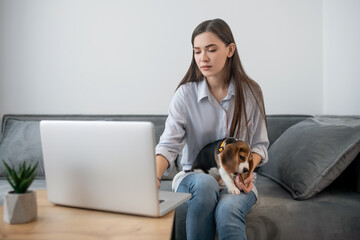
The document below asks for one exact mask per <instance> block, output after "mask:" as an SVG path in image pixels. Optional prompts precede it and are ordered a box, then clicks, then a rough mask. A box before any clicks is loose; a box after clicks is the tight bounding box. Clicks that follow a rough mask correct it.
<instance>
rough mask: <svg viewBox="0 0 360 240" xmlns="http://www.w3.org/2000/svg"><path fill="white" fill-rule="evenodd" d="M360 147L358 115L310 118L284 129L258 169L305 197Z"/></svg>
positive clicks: (321, 186) (331, 177) (328, 180)
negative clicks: (355, 117)
mask: <svg viewBox="0 0 360 240" xmlns="http://www.w3.org/2000/svg"><path fill="white" fill-rule="evenodd" d="M359 151H360V121H359V120H358V119H354V120H351V119H340V118H339V119H330V118H329V119H327V118H322V119H317V118H309V119H306V120H304V121H302V122H300V123H297V124H295V125H294V126H292V127H290V128H289V129H287V130H286V131H285V132H284V133H283V134H282V135H281V136H280V137H279V138H278V139H277V140H276V141H275V142H274V144H273V145H272V146H271V148H270V149H269V162H268V163H267V164H266V165H264V166H263V167H261V168H260V170H259V173H260V174H262V175H264V176H267V177H269V178H271V179H273V180H275V181H276V182H278V183H279V184H281V185H282V186H284V187H285V188H286V189H287V190H288V191H290V193H291V194H292V195H293V198H294V199H297V200H304V199H308V198H310V197H312V196H314V195H315V194H316V193H318V192H320V191H321V190H322V189H324V188H325V187H326V186H328V185H329V184H330V183H331V182H332V181H333V180H334V179H336V178H337V177H338V176H339V175H340V173H341V172H342V171H343V170H344V169H345V168H346V167H347V166H348V165H349V164H350V163H351V162H352V161H353V160H354V159H355V157H356V156H357V154H358V153H359Z"/></svg>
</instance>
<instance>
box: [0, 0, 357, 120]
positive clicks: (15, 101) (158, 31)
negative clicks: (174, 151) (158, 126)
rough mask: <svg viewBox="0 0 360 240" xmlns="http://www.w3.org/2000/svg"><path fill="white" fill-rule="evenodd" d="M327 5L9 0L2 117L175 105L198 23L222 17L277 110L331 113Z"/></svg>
mask: <svg viewBox="0 0 360 240" xmlns="http://www.w3.org/2000/svg"><path fill="white" fill-rule="evenodd" d="M323 5H324V4H323V2H322V0H306V1H297V0H276V1H267V0H257V1H246V0H240V1H234V0H225V1H221V3H220V2H219V1H215V0H207V1H206V0H198V1H191V0H188V1H171V2H170V1H165V0H163V1H160V0H152V1H146V0H139V1H118V0H104V1H95V0H62V1H59V0H29V1H16V0H0V116H1V115H3V114H6V113H19V114H21V113H22V114H165V113H167V108H168V105H169V103H170V100H171V97H172V95H173V93H174V90H175V88H176V86H177V84H178V82H179V81H180V80H181V78H182V77H183V75H184V74H185V72H186V70H187V68H188V66H189V64H190V60H191V51H192V49H191V44H190V37H191V33H192V31H193V29H194V28H195V27H196V26H197V25H198V24H199V23H200V22H202V21H204V20H207V19H212V18H217V17H219V18H222V19H224V20H225V21H227V22H228V24H229V25H230V27H231V28H232V30H233V33H234V36H235V39H236V43H237V46H238V49H239V52H240V58H241V59H242V62H243V65H244V67H245V70H246V71H247V73H248V74H249V75H250V76H251V77H252V78H254V79H255V80H256V81H257V82H258V83H259V84H260V85H261V87H262V89H263V92H264V96H265V104H266V108H267V113H268V114H278V113H289V114H297V113H304V114H321V113H323V112H324V106H323V104H324V102H325V103H327V102H326V101H325V99H327V98H326V96H327V95H326V94H325V93H324V90H326V89H324V82H323V57H324V56H325V57H326V54H323V32H322V30H323V14H322V13H323ZM324 26H326V24H324ZM354 26H355V23H353V24H352V28H354ZM324 49H325V50H326V48H324ZM352 83H353V82H349V84H352ZM330 88H332V87H330ZM326 91H328V90H326ZM323 93H324V94H323ZM352 99H355V97H354V98H352ZM357 99H358V98H357ZM350 111H351V112H355V111H354V107H350Z"/></svg>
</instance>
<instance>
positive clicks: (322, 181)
mask: <svg viewBox="0 0 360 240" xmlns="http://www.w3.org/2000/svg"><path fill="white" fill-rule="evenodd" d="M43 119H65V120H106V121H127V120H131V121H134V120H136V121H151V122H153V123H154V125H155V132H156V133H155V135H156V136H155V137H156V140H157V141H158V140H159V137H160V135H161V133H162V132H163V129H164V123H165V120H166V116H165V115H4V117H3V120H2V131H1V142H0V159H5V160H7V161H12V162H19V161H23V160H35V161H39V162H40V171H39V174H38V177H37V179H36V180H35V181H34V182H33V184H32V186H31V187H30V188H31V189H33V190H36V189H46V182H45V179H44V176H45V172H44V170H43V163H42V153H41V145H40V134H39V121H40V120H43ZM268 134H269V140H270V147H269V163H268V164H266V165H265V166H263V167H261V168H260V169H258V170H257V179H256V186H257V188H258V190H259V199H258V200H257V202H256V204H255V205H254V207H253V208H252V210H251V211H250V212H249V214H248V215H247V216H246V224H247V226H246V233H247V237H248V239H360V154H359V151H360V116H310V115H269V116H268ZM180 158H181V156H179V158H178V160H177V166H176V169H175V170H174V172H172V173H171V174H170V175H169V176H164V178H163V180H162V185H161V189H162V190H169V191H170V190H171V179H172V177H173V176H174V174H176V171H179V170H180V164H179V161H180V160H179V159H180ZM9 190H10V187H9V185H8V183H7V182H6V180H5V178H4V168H3V166H2V165H1V166H0V205H2V204H3V195H4V194H5V193H6V192H7V191H9ZM186 210H187V206H186V204H183V205H181V206H180V207H178V208H177V209H176V217H175V224H174V230H173V238H174V239H185V216H186Z"/></svg>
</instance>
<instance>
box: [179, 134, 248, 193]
mask: <svg viewBox="0 0 360 240" xmlns="http://www.w3.org/2000/svg"><path fill="white" fill-rule="evenodd" d="M190 171H191V172H201V173H206V174H210V175H211V176H213V177H214V178H215V179H216V180H217V181H218V183H219V185H220V186H224V185H225V186H226V187H227V189H228V192H229V193H232V194H240V190H239V189H238V188H237V187H236V186H235V183H234V179H235V177H236V176H237V175H240V180H241V181H242V182H243V183H244V179H246V178H247V177H248V176H249V175H250V174H251V172H252V171H254V169H253V157H252V152H251V149H250V147H249V145H248V144H247V143H246V142H244V141H240V140H237V139H235V138H225V139H222V140H218V141H216V142H213V143H209V144H208V145H206V146H205V147H204V148H203V149H202V150H201V151H200V152H199V154H198V155H197V157H196V159H195V161H194V163H193V165H192V168H191V170H187V171H182V172H179V173H178V174H176V175H175V177H174V180H173V189H174V183H175V182H176V180H177V179H178V178H179V177H180V176H181V175H183V174H185V173H186V172H190Z"/></svg>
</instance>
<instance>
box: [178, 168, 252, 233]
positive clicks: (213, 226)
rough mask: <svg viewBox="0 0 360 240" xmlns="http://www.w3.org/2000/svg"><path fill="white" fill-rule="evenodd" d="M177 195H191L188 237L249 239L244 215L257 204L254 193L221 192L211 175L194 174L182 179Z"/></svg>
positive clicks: (187, 224)
mask: <svg viewBox="0 0 360 240" xmlns="http://www.w3.org/2000/svg"><path fill="white" fill-rule="evenodd" d="M177 191H178V192H185V193H191V194H192V198H191V199H190V200H188V201H187V204H188V209H187V215H186V236H187V239H188V240H192V239H206V240H209V239H215V230H217V232H218V237H219V239H246V234H245V215H246V214H247V213H248V212H249V211H250V209H251V208H252V206H253V205H254V203H255V202H256V196H255V194H254V193H253V192H250V193H248V194H245V193H241V194H240V195H236V194H227V189H226V188H225V189H223V190H222V191H221V192H220V193H219V185H218V183H217V181H216V180H215V179H214V178H213V177H212V176H210V175H208V174H192V175H189V176H187V177H186V178H184V179H183V180H182V182H181V183H180V185H179V187H178V189H177Z"/></svg>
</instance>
